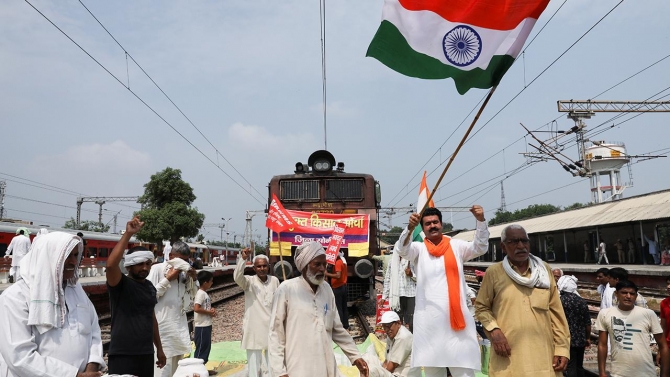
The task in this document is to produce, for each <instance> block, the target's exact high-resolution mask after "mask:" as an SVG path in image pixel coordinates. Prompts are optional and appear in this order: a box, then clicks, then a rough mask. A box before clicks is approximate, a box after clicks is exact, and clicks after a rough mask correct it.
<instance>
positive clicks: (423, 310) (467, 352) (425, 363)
mask: <svg viewBox="0 0 670 377" xmlns="http://www.w3.org/2000/svg"><path fill="white" fill-rule="evenodd" d="M470 212H471V213H472V214H473V216H474V217H475V219H476V230H475V239H474V241H473V242H467V241H462V240H457V239H452V238H449V237H447V236H445V235H443V234H442V213H441V212H440V211H439V210H438V209H437V208H432V207H429V208H426V210H425V211H423V214H422V215H419V214H417V213H414V214H412V215H411V216H410V218H409V225H408V226H407V228H406V229H405V230H403V232H402V234H401V235H400V239H399V240H398V242H397V243H396V248H397V250H396V252H397V253H398V254H399V255H400V256H401V257H403V258H405V259H407V260H409V261H410V262H412V263H414V265H415V266H416V272H417V282H416V298H415V309H414V338H413V343H412V367H424V372H425V374H426V377H446V376H447V367H449V371H450V372H451V375H452V376H454V377H474V376H475V370H479V369H481V357H480V353H479V343H478V342H477V333H476V329H475V321H474V319H473V318H472V315H471V314H470V312H469V310H468V305H467V302H466V300H468V297H467V294H466V289H465V277H464V275H463V263H464V262H465V261H467V260H470V259H472V258H476V257H478V256H480V255H482V254H485V253H486V252H487V251H488V248H489V243H488V239H489V230H488V226H487V224H486V221H485V219H484V209H483V208H482V207H481V206H478V205H474V206H472V208H471V209H470ZM419 224H421V227H422V229H423V232H424V234H425V235H426V238H425V239H424V242H410V240H411V237H412V233H413V232H414V228H416V226H417V225H419Z"/></svg>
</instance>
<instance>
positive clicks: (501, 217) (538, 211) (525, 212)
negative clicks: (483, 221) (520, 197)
mask: <svg viewBox="0 0 670 377" xmlns="http://www.w3.org/2000/svg"><path fill="white" fill-rule="evenodd" d="M560 211H561V207H556V206H555V205H551V204H531V205H529V206H528V207H526V208H523V209H517V210H516V211H514V212H509V211H504V212H503V211H496V215H495V217H494V218H492V219H491V220H489V225H497V224H503V223H508V222H512V221H519V220H524V219H529V218H531V217H537V216H542V215H547V214H550V213H555V212H560Z"/></svg>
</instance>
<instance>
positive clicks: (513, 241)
mask: <svg viewBox="0 0 670 377" xmlns="http://www.w3.org/2000/svg"><path fill="white" fill-rule="evenodd" d="M519 242H521V243H522V244H524V245H528V244H529V243H530V240H529V239H528V238H512V239H509V240H505V243H506V244H508V245H516V244H518V243H519Z"/></svg>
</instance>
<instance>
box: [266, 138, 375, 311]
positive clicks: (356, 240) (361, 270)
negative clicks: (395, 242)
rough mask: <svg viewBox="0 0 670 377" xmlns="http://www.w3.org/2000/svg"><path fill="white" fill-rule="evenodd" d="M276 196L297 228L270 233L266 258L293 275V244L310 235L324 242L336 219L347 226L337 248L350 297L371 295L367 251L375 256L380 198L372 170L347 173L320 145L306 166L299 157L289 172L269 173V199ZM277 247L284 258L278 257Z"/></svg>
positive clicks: (306, 239) (370, 271)
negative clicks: (282, 259) (293, 168)
mask: <svg viewBox="0 0 670 377" xmlns="http://www.w3.org/2000/svg"><path fill="white" fill-rule="evenodd" d="M273 195H276V196H277V198H279V200H280V201H281V203H282V205H283V206H284V208H286V209H287V210H289V212H290V213H291V214H292V215H293V217H294V219H295V220H296V223H297V225H296V228H295V229H289V230H288V231H286V232H282V233H281V238H280V237H279V235H278V234H277V233H275V232H272V235H271V240H270V261H271V263H273V264H274V270H275V271H274V273H275V276H277V277H278V278H280V279H281V278H282V271H281V269H282V268H284V271H286V272H287V277H288V276H291V275H293V274H294V269H295V264H294V263H293V255H294V252H295V249H296V247H297V246H299V245H300V244H301V243H303V242H305V241H309V240H315V241H318V242H320V243H321V244H322V245H323V246H324V247H326V246H327V245H328V242H329V240H330V236H331V234H332V230H333V227H334V224H335V222H341V223H344V224H346V225H347V231H346V232H345V236H344V239H345V242H344V243H343V245H342V248H341V250H342V251H343V252H344V255H345V259H346V260H347V265H348V279H347V286H348V289H349V299H351V300H355V299H357V298H359V297H363V296H366V297H367V296H368V295H369V296H370V297H372V295H373V294H374V293H373V292H374V280H373V273H374V271H373V270H374V267H373V263H372V262H371V261H370V259H368V258H369V255H379V253H380V251H379V245H378V241H377V240H378V237H377V220H378V216H379V208H380V202H381V189H380V186H379V183H378V182H377V181H375V179H374V177H373V176H372V175H370V174H357V173H346V172H345V171H344V163H342V162H338V163H337V164H336V163H335V157H334V156H333V155H332V154H331V153H330V152H328V151H325V150H320V151H316V152H314V153H312V154H311V155H310V156H309V159H308V162H307V165H305V164H303V163H301V162H298V163H297V164H296V165H295V171H294V173H293V174H287V175H277V176H274V177H272V179H271V180H270V184H269V197H268V204H269V203H271V202H272V196H273ZM280 241H281V249H282V256H283V258H284V263H283V264H281V263H280V260H279V249H280Z"/></svg>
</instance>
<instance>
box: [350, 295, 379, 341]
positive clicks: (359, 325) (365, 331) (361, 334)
mask: <svg viewBox="0 0 670 377" xmlns="http://www.w3.org/2000/svg"><path fill="white" fill-rule="evenodd" d="M349 317H350V318H351V317H353V319H354V323H355V324H354V328H353V329H352V328H351V321H350V322H349V333H350V334H351V336H352V337H353V338H354V340H356V341H360V342H363V341H365V339H367V338H368V335H370V334H371V333H373V332H374V329H373V328H372V327H371V326H370V323H369V322H368V319H367V318H365V315H364V314H363V312H362V311H361V310H360V308H359V307H358V305H357V304H354V305H353V306H352V307H351V308H349Z"/></svg>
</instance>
